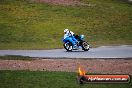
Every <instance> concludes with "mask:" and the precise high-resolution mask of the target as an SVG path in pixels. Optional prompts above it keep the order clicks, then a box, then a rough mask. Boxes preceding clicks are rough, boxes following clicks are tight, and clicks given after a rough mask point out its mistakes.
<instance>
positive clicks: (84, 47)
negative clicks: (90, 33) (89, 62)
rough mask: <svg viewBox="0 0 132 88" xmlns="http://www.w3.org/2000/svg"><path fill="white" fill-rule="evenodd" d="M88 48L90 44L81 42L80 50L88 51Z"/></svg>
mask: <svg viewBox="0 0 132 88" xmlns="http://www.w3.org/2000/svg"><path fill="white" fill-rule="evenodd" d="M89 48H90V45H89V44H88V43H87V42H85V41H83V42H82V50H84V51H88V50H89Z"/></svg>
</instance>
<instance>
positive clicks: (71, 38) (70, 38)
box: [63, 29, 78, 48]
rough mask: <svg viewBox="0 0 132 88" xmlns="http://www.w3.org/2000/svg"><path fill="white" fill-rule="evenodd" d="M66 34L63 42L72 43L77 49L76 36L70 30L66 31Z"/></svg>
mask: <svg viewBox="0 0 132 88" xmlns="http://www.w3.org/2000/svg"><path fill="white" fill-rule="evenodd" d="M64 33H65V34H64V40H63V41H70V42H71V43H72V44H73V48H77V44H78V41H77V39H76V38H75V34H74V33H73V32H72V31H70V30H68V29H64Z"/></svg>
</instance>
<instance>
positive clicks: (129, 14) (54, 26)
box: [0, 0, 132, 49]
mask: <svg viewBox="0 0 132 88" xmlns="http://www.w3.org/2000/svg"><path fill="white" fill-rule="evenodd" d="M81 2H83V3H89V4H95V6H91V7H89V6H61V5H48V4H41V3H31V2H29V0H0V49H50V48H62V47H63V46H62V41H61V40H62V37H63V30H64V29H65V28H68V29H71V30H72V31H74V32H75V33H76V34H84V35H85V36H86V38H85V39H86V41H89V42H90V44H91V45H92V46H99V45H109V44H132V30H131V29H132V9H131V8H132V5H130V4H128V3H126V2H123V1H121V0H81Z"/></svg>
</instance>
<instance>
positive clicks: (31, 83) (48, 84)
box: [0, 71, 132, 88]
mask: <svg viewBox="0 0 132 88" xmlns="http://www.w3.org/2000/svg"><path fill="white" fill-rule="evenodd" d="M76 76H77V73H70V72H47V71H45V72H40V71H0V88H131V87H132V82H131V83H129V84H85V85H79V84H77V81H76Z"/></svg>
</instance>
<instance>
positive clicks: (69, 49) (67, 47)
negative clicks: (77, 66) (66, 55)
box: [63, 42, 73, 51]
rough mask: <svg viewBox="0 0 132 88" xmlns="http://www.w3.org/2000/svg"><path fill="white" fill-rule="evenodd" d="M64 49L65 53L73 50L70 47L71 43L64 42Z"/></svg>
mask: <svg viewBox="0 0 132 88" xmlns="http://www.w3.org/2000/svg"><path fill="white" fill-rule="evenodd" d="M63 46H64V48H65V49H66V50H67V51H72V50H73V46H72V43H71V42H66V43H64V44H63Z"/></svg>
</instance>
